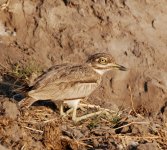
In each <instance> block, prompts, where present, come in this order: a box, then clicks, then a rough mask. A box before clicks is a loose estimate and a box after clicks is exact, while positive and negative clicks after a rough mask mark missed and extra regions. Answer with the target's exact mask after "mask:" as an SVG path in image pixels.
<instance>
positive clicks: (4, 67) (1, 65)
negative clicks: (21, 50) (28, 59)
mask: <svg viewBox="0 0 167 150" xmlns="http://www.w3.org/2000/svg"><path fill="white" fill-rule="evenodd" d="M0 66H1V67H2V68H4V69H5V70H9V69H8V68H7V67H5V66H4V65H2V64H0Z"/></svg>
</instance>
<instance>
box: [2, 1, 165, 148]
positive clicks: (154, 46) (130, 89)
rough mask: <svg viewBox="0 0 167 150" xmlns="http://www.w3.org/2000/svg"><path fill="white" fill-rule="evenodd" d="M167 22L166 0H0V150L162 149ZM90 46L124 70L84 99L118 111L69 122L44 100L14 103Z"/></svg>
mask: <svg viewBox="0 0 167 150" xmlns="http://www.w3.org/2000/svg"><path fill="white" fill-rule="evenodd" d="M166 23H167V1H165V0H157V1H150V0H142V1H141V0H136V1H133V0H126V1H124V0H116V1H110V0H106V1H103V0H92V1H91V0H70V1H69V2H68V1H63V0H47V1H44V0H31V1H29V0H1V1H0V71H1V72H0V74H1V77H0V95H1V97H0V118H1V119H0V142H1V147H2V148H1V147H0V149H28V150H29V149H37V150H38V149H58V150H59V149H106V150H108V149H139V150H144V149H146V150H154V149H155V150H156V149H164V150H165V149H167V141H166V139H167V123H166V122H167V119H166V117H167V108H166V107H167V96H166V93H167V63H166V60H167V52H166V49H167V45H166V42H167V41H166V39H167V38H166V37H167V30H166ZM96 52H108V53H111V54H112V55H113V56H114V58H115V59H116V62H117V63H119V64H122V65H124V66H126V67H127V68H128V71H127V72H124V73H122V72H111V73H108V74H106V75H105V77H104V79H103V83H102V85H101V86H100V87H99V88H98V89H97V90H96V91H95V92H94V93H92V95H91V96H90V97H89V99H88V100H87V103H90V104H95V105H100V106H101V107H102V108H108V109H111V110H119V111H117V113H115V114H111V115H110V117H107V116H103V115H100V116H98V117H94V118H91V119H87V120H84V121H82V122H79V123H77V124H74V123H73V122H72V121H71V119H70V118H63V119H62V118H60V116H59V112H58V109H57V108H56V106H55V105H54V106H53V104H52V103H50V102H46V103H45V104H43V103H39V104H38V105H35V106H32V107H31V108H30V109H28V110H25V111H23V110H20V109H19V108H18V106H17V103H18V101H19V100H21V99H22V98H23V97H24V91H23V90H22V89H21V90H18V89H19V88H20V87H24V88H25V89H24V90H25V91H26V88H27V87H28V86H27V84H31V83H32V82H33V79H35V78H36V77H37V76H39V75H40V74H41V73H42V71H45V70H46V69H47V68H49V67H51V66H52V65H55V64H59V63H62V62H63V63H64V62H76V63H79V62H84V60H85V59H86V57H87V56H89V55H90V54H92V53H96ZM22 68H24V69H23V70H24V71H23V70H22V71H20V70H21V69H22ZM8 75H10V77H9V76H8ZM20 77H24V79H20ZM18 80H19V81H18ZM89 111H96V109H93V110H91V109H90V110H89V109H88V112H89ZM80 113H81V114H82V113H83V112H82V111H80Z"/></svg>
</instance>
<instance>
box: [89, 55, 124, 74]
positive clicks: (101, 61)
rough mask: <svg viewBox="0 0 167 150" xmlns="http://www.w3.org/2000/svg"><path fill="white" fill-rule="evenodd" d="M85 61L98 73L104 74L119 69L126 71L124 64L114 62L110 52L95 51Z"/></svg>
mask: <svg viewBox="0 0 167 150" xmlns="http://www.w3.org/2000/svg"><path fill="white" fill-rule="evenodd" d="M87 63H88V64H89V65H90V66H91V67H92V68H93V69H94V70H95V71H96V72H97V73H99V74H101V75H102V74H104V73H105V72H107V71H110V70H114V69H117V70H121V71H126V70H127V69H126V68H125V67H124V66H121V65H118V64H116V63H115V60H114V58H113V57H112V56H111V55H110V54H106V53H97V54H94V55H91V56H90V57H89V58H88V60H87Z"/></svg>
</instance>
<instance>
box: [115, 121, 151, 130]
mask: <svg viewBox="0 0 167 150" xmlns="http://www.w3.org/2000/svg"><path fill="white" fill-rule="evenodd" d="M132 124H150V123H149V122H131V123H128V124H126V125H123V126H120V127H118V128H114V130H117V129H121V128H123V127H127V126H130V125H132Z"/></svg>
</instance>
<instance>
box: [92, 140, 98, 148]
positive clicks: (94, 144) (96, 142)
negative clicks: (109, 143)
mask: <svg viewBox="0 0 167 150" xmlns="http://www.w3.org/2000/svg"><path fill="white" fill-rule="evenodd" d="M92 142H93V147H98V146H99V142H98V140H97V139H93V140H92Z"/></svg>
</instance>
